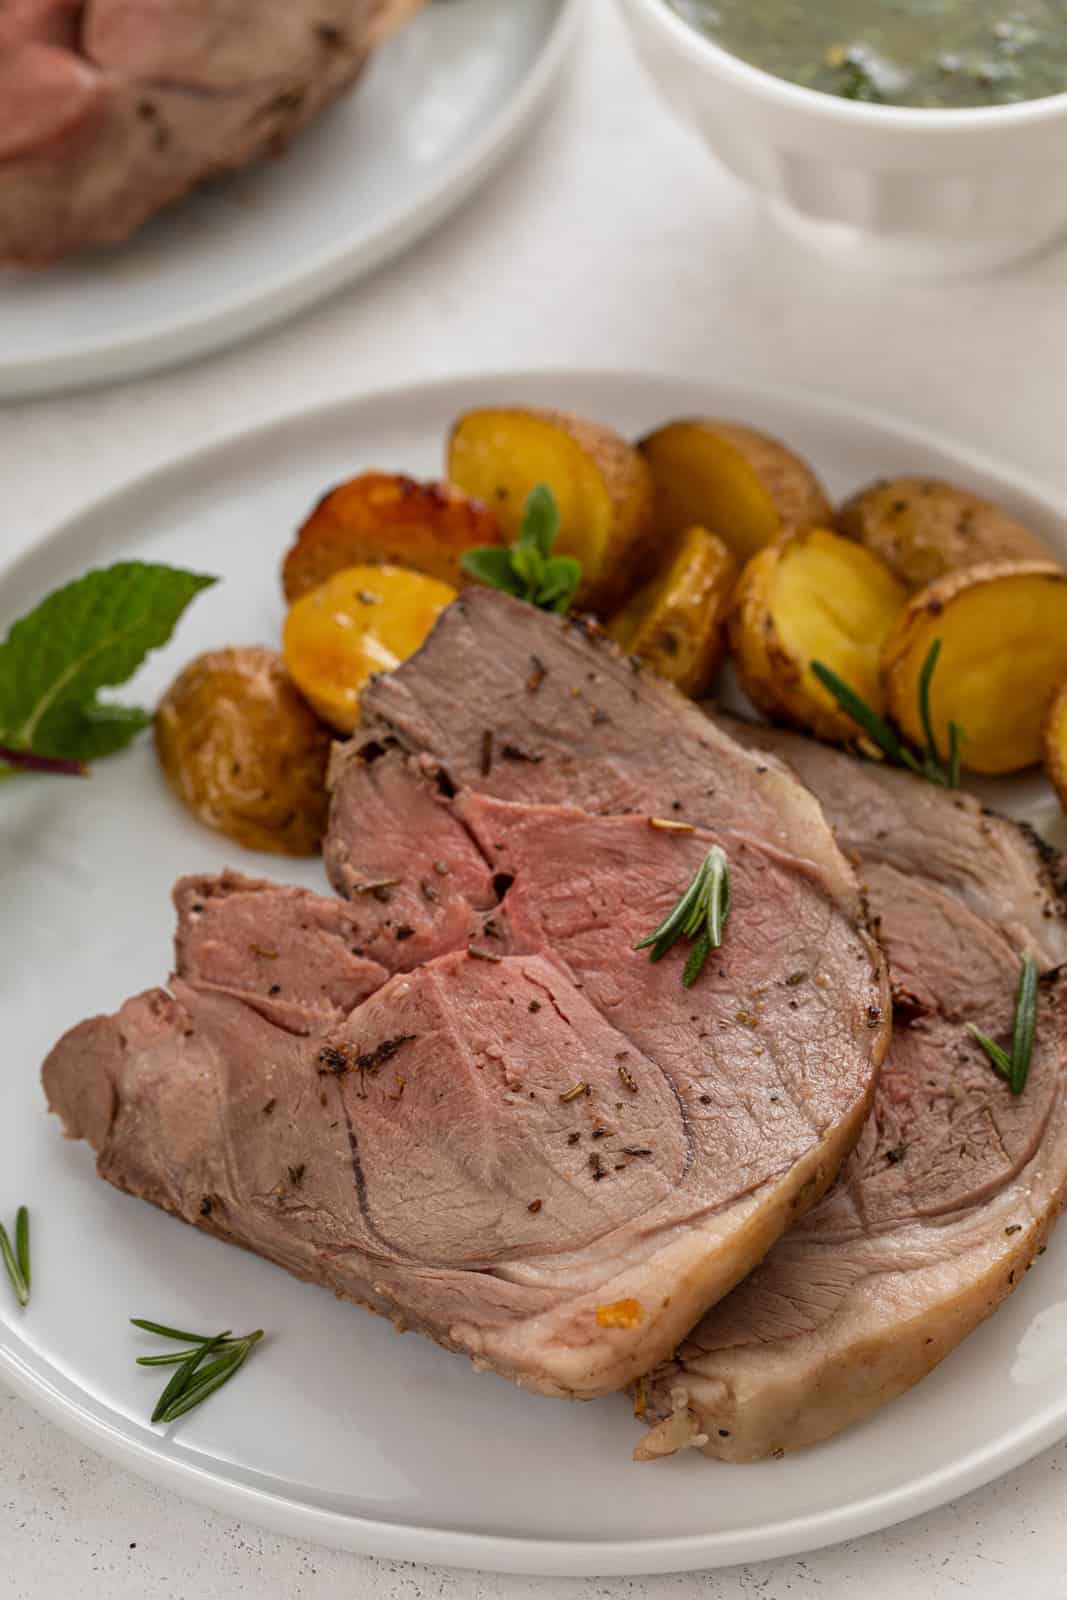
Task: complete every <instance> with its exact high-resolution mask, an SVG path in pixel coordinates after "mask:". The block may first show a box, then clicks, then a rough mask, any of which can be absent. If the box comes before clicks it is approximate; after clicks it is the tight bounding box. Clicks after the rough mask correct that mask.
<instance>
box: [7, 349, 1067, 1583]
mask: <svg viewBox="0 0 1067 1600" xmlns="http://www.w3.org/2000/svg"><path fill="white" fill-rule="evenodd" d="M610 383H618V384H619V385H620V386H621V387H623V388H626V389H629V390H631V391H633V390H640V389H641V388H642V387H651V388H655V387H661V388H667V389H669V388H670V387H671V386H675V387H677V388H679V389H685V390H688V391H693V390H696V389H699V388H701V387H702V386H703V385H706V387H707V388H708V390H709V392H713V393H714V394H715V395H716V397H717V405H721V403H722V401H723V399H725V400H726V401H727V402H728V403H732V401H733V400H734V399H736V401H737V403H738V404H739V405H740V406H741V407H742V408H743V409H744V408H749V409H755V408H758V407H759V406H760V405H761V404H767V405H770V406H784V407H786V408H794V409H796V410H798V411H807V412H809V413H814V414H818V415H819V417H820V418H821V419H822V420H823V421H824V422H826V423H831V424H834V423H836V424H838V425H841V424H842V423H846V424H847V423H855V424H858V425H859V426H861V427H863V428H865V429H868V430H870V429H875V430H878V431H879V432H882V433H885V434H887V435H888V436H889V437H891V438H892V439H893V440H895V441H896V442H897V443H899V444H901V445H902V446H908V445H916V446H922V447H924V448H928V449H933V450H935V451H937V452H939V453H941V454H943V455H944V456H946V457H948V458H951V459H952V460H953V462H955V463H958V464H959V466H960V468H961V469H963V470H973V471H974V472H975V473H976V474H978V475H980V476H983V477H987V478H992V479H994V480H996V481H997V482H998V483H1000V484H1001V485H1003V486H1004V487H1006V488H1008V489H1009V490H1010V491H1011V492H1012V493H1015V494H1018V495H1019V496H1021V497H1023V498H1026V499H1028V500H1030V501H1032V502H1034V503H1035V504H1037V505H1040V506H1041V507H1043V508H1044V509H1045V511H1046V512H1048V513H1049V514H1051V516H1053V517H1055V518H1057V519H1058V520H1060V521H1061V522H1062V523H1063V525H1064V528H1065V530H1067V493H1065V492H1063V491H1061V490H1059V489H1056V488H1053V487H1051V486H1050V485H1048V484H1045V483H1043V482H1042V481H1041V480H1040V479H1039V478H1035V477H1034V476H1033V475H1031V474H1030V473H1029V472H1027V471H1025V470H1022V469H1018V468H1015V467H1011V466H1009V465H1007V464H1005V463H1003V462H1001V461H999V460H998V458H997V457H996V456H995V455H993V456H990V455H988V454H986V453H985V452H984V451H982V450H980V449H977V448H974V447H972V446H970V445H968V444H966V443H964V442H961V441H958V440H955V439H954V438H953V437H952V436H951V435H950V434H945V433H942V432H941V431H940V430H936V429H929V428H926V427H924V426H923V425H921V424H918V423H913V422H909V421H906V420H904V419H900V418H897V417H895V416H894V415H893V414H892V413H891V412H885V411H881V410H879V409H877V408H873V407H868V406H863V405H855V404H853V403H851V402H850V401H848V400H843V399H838V398H837V397H835V396H833V395H831V394H829V393H822V392H820V391H817V390H810V389H807V388H803V387H795V386H789V385H769V384H754V385H748V384H743V383H740V384H739V383H735V382H718V381H717V380H714V379H711V380H705V379H702V378H700V377H691V376H685V375H681V374H678V373H672V372H670V371H668V370H663V369H658V368H645V369H641V368H630V367H618V368H616V367H610V366H608V367H595V368H585V367H582V368H560V367H535V368H525V369H521V370H508V369H503V370H500V369H495V370H490V371H484V372H466V373H461V374H458V375H453V376H445V377H435V378H429V379H426V380H423V381H414V382H411V383H406V384H398V385H392V386H389V387H385V388H380V389H376V390H366V391H361V392H357V393H353V394H351V395H348V396H347V397H343V398H340V399H337V398H335V399H331V400H329V401H326V402H324V403H321V404H319V405H314V406H305V407H299V408H297V409H295V410H290V411H288V412H284V413H281V414H279V415H276V416H274V417H272V418H269V419H266V420H261V421H257V422H254V423H251V424H248V425H246V426H243V427H237V428H234V429H231V430H230V431H229V432H228V433H226V434H224V435H223V436H222V437H221V438H217V439H213V440H212V441H210V442H209V443H206V444H202V445H200V446H198V447H196V448H194V449H191V450H184V451H179V452H176V453H175V454H173V455H172V456H169V457H168V458H167V459H165V460H164V461H162V462H160V463H157V464H156V465H155V466H153V467H151V468H149V469H148V470H147V471H144V472H141V473H134V474H131V475H130V476H128V477H127V478H125V479H124V480H122V481H121V482H120V483H118V484H115V485H113V486H112V487H111V488H110V489H108V490H106V491H105V492H104V493H103V494H102V495H99V496H97V497H96V498H95V499H93V500H92V501H91V502H89V503H88V504H87V505H85V506H83V507H81V508H80V509H79V510H78V511H77V512H75V513H74V514H73V515H70V516H67V517H65V518H64V519H63V520H62V521H61V522H59V523H58V524H57V525H56V526H54V527H52V528H50V529H46V530H45V531H43V532H42V533H40V534H38V535H36V536H35V537H33V538H32V539H31V540H30V542H29V544H28V545H26V546H25V547H24V548H23V549H22V550H21V551H19V552H18V553H17V554H16V555H15V556H14V557H13V558H9V559H8V560H7V561H5V562H4V563H3V564H2V565H0V586H7V585H10V584H14V585H16V586H18V584H19V583H20V582H24V581H25V579H26V578H27V577H32V569H33V566H34V564H35V563H36V562H37V561H38V559H41V558H45V559H47V556H48V554H49V553H50V552H51V551H52V550H53V549H54V548H55V547H56V546H58V545H60V544H63V543H66V542H68V541H69V540H70V539H71V537H72V536H73V535H76V533H77V529H78V526H79V524H80V523H82V522H84V521H89V520H93V519H97V518H99V517H100V516H102V515H106V514H108V513H109V512H111V511H113V510H115V509H116V508H118V507H120V506H121V505H122V502H123V501H124V500H125V499H127V498H129V497H133V496H135V495H142V494H145V493H148V494H157V493H161V492H165V490H166V487H167V480H168V478H171V477H174V476H180V475H184V474H187V473H189V472H190V471H195V470H196V469H197V468H198V467H203V466H207V465H213V464H215V463H217V462H218V461H219V460H220V459H222V458H224V457H225V456H226V455H227V454H228V453H229V452H231V451H233V450H235V449H236V450H239V449H242V448H244V447H246V446H247V445H249V444H252V443H262V442H266V441H269V440H270V438H271V437H272V436H278V435H284V434H285V433H287V432H289V431H291V430H292V429H294V428H307V427H310V426H314V424H315V423H316V422H318V421H322V422H328V421H330V420H334V419H340V418H342V417H343V416H345V415H346V414H350V413H352V412H353V411H359V410H362V409H365V408H371V407H376V406H391V405H403V404H405V403H407V402H416V403H420V404H427V403H428V404H438V405H439V404H440V403H441V402H442V401H443V399H444V397H445V396H446V395H447V396H452V397H456V396H460V397H461V396H462V395H463V393H464V391H470V390H479V391H484V389H485V388H486V387H489V386H499V387H500V388H501V390H502V391H504V390H506V389H508V388H510V389H511V390H513V391H519V392H521V391H522V390H523V389H524V388H526V387H544V386H546V385H549V384H558V385H559V386H560V388H561V389H563V390H565V389H566V388H567V387H568V386H582V385H589V386H594V387H595V386H597V385H603V384H610ZM0 1376H2V1377H3V1379H4V1381H5V1382H6V1383H8V1384H9V1385H10V1387H11V1388H12V1389H13V1390H14V1392H15V1393H16V1394H18V1395H19V1396H20V1397H21V1398H23V1399H24V1400H26V1401H27V1402H28V1403H29V1404H30V1405H31V1406H32V1407H33V1408H34V1409H35V1410H37V1411H38V1412H40V1413H42V1414H44V1415H45V1416H47V1417H48V1418H49V1419H50V1420H51V1421H53V1422H55V1423H56V1424H57V1425H58V1426H60V1427H61V1428H62V1429H63V1430H64V1431H65V1432H67V1433H69V1434H73V1435H74V1436H75V1437H76V1438H78V1439H80V1440H82V1441H83V1442H84V1443H86V1444H88V1445H90V1446H91V1447H94V1448H96V1449H98V1450H100V1451H101V1453H103V1454H104V1455H105V1456H107V1457H108V1458H110V1459H111V1460H114V1461H117V1462H118V1463H119V1464H120V1465H121V1466H123V1467H125V1468H127V1469H128V1470H131V1471H133V1472H135V1473H136V1474H138V1475H139V1476H141V1477H143V1478H147V1479H148V1480H149V1481H151V1482H153V1483H156V1484H158V1485H160V1486H163V1487H165V1488H168V1489H171V1490H173V1491H174V1492H176V1493H178V1494H180V1495H184V1496H185V1497H186V1498H189V1499H192V1500H195V1501H197V1502H198V1503H200V1504H202V1505H205V1506H208V1507H210V1508H212V1509H214V1510H216V1511H220V1510H221V1511H223V1512H225V1513H227V1514H230V1515H234V1516H239V1517H247V1518H248V1519H249V1520H250V1521H252V1522H254V1523H257V1524H258V1525H260V1526H263V1527H267V1528H269V1529H271V1530H272V1531H274V1532H277V1533H281V1534H285V1535H288V1536H290V1537H295V1538H303V1539H310V1540H315V1541H317V1542H319V1543H320V1544H324V1545H327V1546H330V1547H332V1548H335V1549H344V1550H348V1551H352V1552H354V1553H359V1554H364V1555H373V1556H379V1557H388V1558H392V1559H398V1560H416V1561H421V1562H428V1563H439V1564H443V1565H448V1566H454V1567H465V1568H475V1569H481V1570H487V1571H495V1572H506V1573H517V1574H528V1575H541V1576H557V1577H586V1576H597V1577H600V1576H637V1575H643V1574H653V1573H671V1572H688V1571H697V1570H700V1569H702V1568H714V1567H723V1566H729V1565H732V1564H735V1563H738V1562H744V1561H755V1560H766V1559H771V1558H775V1557H782V1556H787V1555H797V1554H801V1553H804V1552H806V1551H811V1550H815V1549H819V1548H822V1547H825V1546H826V1545H830V1544H834V1543H837V1542H839V1541H840V1540H843V1539H849V1538H856V1537H861V1536H862V1535H864V1534H868V1533H872V1532H875V1531H878V1530H881V1529H884V1528H887V1527H891V1526H893V1525H895V1524H896V1523H899V1522H902V1521H904V1520H906V1519H908V1518H911V1517H914V1516H918V1515H921V1514H922V1513H924V1512H927V1511H930V1510H932V1509H935V1508H936V1507H938V1506H940V1505H943V1504H945V1503H946V1502H947V1501H949V1500H952V1499H956V1498H958V1497H959V1496H961V1495H963V1494H967V1493H969V1492H971V1491H972V1490H974V1489H978V1488H980V1487H982V1486H983V1485H984V1484H986V1483H989V1482H990V1481H992V1480H993V1479H995V1478H997V1477H999V1476H1001V1475H1002V1474H1003V1473H1006V1472H1009V1471H1011V1470H1012V1469H1013V1468H1015V1467H1018V1466H1020V1465H1022V1464H1023V1463H1024V1462H1025V1461H1027V1460H1029V1459H1031V1458H1032V1457H1033V1456H1035V1455H1037V1454H1038V1453H1039V1452H1040V1451H1041V1450H1043V1449H1045V1448H1046V1447H1048V1446H1049V1445H1051V1444H1054V1443H1056V1442H1057V1441H1058V1440H1060V1439H1061V1438H1063V1437H1064V1435H1065V1434H1067V1394H1065V1395H1064V1398H1063V1399H1062V1400H1060V1401H1058V1402H1057V1401H1054V1402H1051V1403H1048V1404H1046V1405H1045V1406H1044V1407H1043V1408H1042V1409H1041V1410H1040V1411H1038V1412H1036V1413H1035V1414H1034V1415H1032V1416H1031V1418H1030V1419H1029V1420H1028V1421H1026V1422H1023V1423H1020V1424H1019V1425H1018V1426H1017V1427H1016V1428H1015V1429H1014V1430H1013V1431H1012V1432H1011V1433H1009V1434H1007V1435H1003V1434H1002V1435H1001V1436H999V1437H998V1438H997V1439H996V1440H995V1441H992V1442H990V1443H988V1444H986V1445H983V1446H981V1447H977V1448H975V1449H972V1450H971V1451H969V1452H968V1453H967V1454H966V1455H964V1456H962V1457H960V1458H959V1459H957V1460H955V1461H954V1462H952V1463H951V1464H948V1465H945V1466H942V1467H940V1468H937V1469H934V1470H933V1471H928V1472H925V1473H923V1474H922V1475H920V1476H919V1477H917V1478H916V1479H914V1480H913V1481H912V1482H911V1483H908V1484H906V1485H901V1486H899V1487H897V1488H894V1489H889V1490H882V1491H879V1492H878V1493H877V1494H871V1495H867V1496H866V1497H864V1498H863V1499H861V1500H858V1501H851V1502H846V1503H844V1504H840V1505H838V1506H836V1507H834V1508H832V1509H830V1510H824V1511H820V1512H814V1513H806V1514H804V1515H803V1516H797V1517H791V1518H786V1519H782V1520H780V1521H778V1522H772V1523H769V1524H765V1525H764V1526H762V1527H760V1528H758V1529H757V1528H748V1529H740V1530H733V1531H727V1532H716V1533H710V1534H685V1535H671V1536H667V1537H664V1538H649V1539H630V1540H625V1541H620V1540H615V1539H612V1540H590V1541H581V1540H574V1539H544V1540H539V1539H537V1538H531V1537H529V1536H524V1537H518V1536H511V1535H500V1534H485V1533H474V1532H467V1531H459V1530H455V1529H444V1528H439V1527H434V1526H432V1525H420V1524H415V1523H411V1522H396V1523H394V1522H387V1521H383V1520H380V1519H375V1518H371V1517H363V1516H358V1515H352V1514H350V1513H347V1512H341V1511H334V1510H328V1509H325V1508H323V1507H321V1506H314V1505H310V1504H308V1503H307V1502H302V1501H296V1500H293V1499H289V1498H286V1497H285V1496H284V1495H282V1494H276V1493H274V1492H272V1491H270V1490H266V1489H263V1488H261V1487H258V1486H255V1485H252V1484H248V1483H242V1482H240V1481H237V1480H234V1479H232V1478H228V1477H226V1476H224V1475H223V1474H222V1473H220V1472H218V1471H216V1470H214V1469H213V1468H208V1467H205V1466H204V1465H202V1464H201V1463H199V1462H197V1461H195V1460H189V1459H187V1458H176V1457H173V1456H168V1455H166V1454H164V1453H162V1452H160V1451H158V1450H156V1449H155V1448H153V1447H152V1446H151V1445H149V1444H147V1443H146V1442H143V1441H141V1440H140V1439H138V1438H137V1437H134V1436H131V1435H129V1434H127V1433H125V1432H124V1431H123V1430H122V1428H121V1427H119V1426H116V1425H115V1424H113V1423H112V1422H110V1421H109V1420H108V1418H107V1417H106V1416H105V1415H101V1414H98V1413H97V1412H96V1411H94V1410H93V1409H92V1408H91V1406H88V1405H85V1404H84V1403H82V1402H81V1401H80V1400H78V1399H76V1398H74V1397H73V1396H71V1395H69V1394H65V1393H63V1392H61V1390H60V1389H59V1387H58V1386H57V1385H56V1384H54V1383H53V1382H51V1381H50V1379H49V1376H48V1373H47V1372H46V1371H37V1370H35V1369H33V1368H32V1367H31V1366H30V1365H29V1364H27V1363H26V1362H25V1361H23V1360H22V1359H21V1357H20V1355H19V1352H18V1350H17V1349H10V1348H7V1347H6V1346H5V1345H4V1344H3V1343H0Z"/></svg>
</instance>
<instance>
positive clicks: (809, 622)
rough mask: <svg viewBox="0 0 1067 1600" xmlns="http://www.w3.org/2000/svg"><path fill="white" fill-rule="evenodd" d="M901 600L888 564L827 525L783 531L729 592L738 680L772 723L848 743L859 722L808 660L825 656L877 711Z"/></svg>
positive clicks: (855, 736) (857, 733)
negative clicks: (887, 644)
mask: <svg viewBox="0 0 1067 1600" xmlns="http://www.w3.org/2000/svg"><path fill="white" fill-rule="evenodd" d="M905 599H906V591H905V589H904V587H903V585H902V584H899V583H898V582H897V580H896V579H895V578H894V576H893V574H892V573H891V572H890V571H889V569H888V568H887V567H886V566H885V565H884V564H883V563H882V562H881V561H879V560H878V558H877V556H874V555H872V554H871V553H870V551H868V550H864V549H862V548H861V547H860V546H859V545H856V544H853V543H852V541H851V540H849V539H843V538H841V537H840V535H838V534H836V533H832V532H830V530H829V529H827V528H805V529H801V530H799V531H797V532H794V533H789V534H786V536H785V537H784V538H782V539H779V540H778V541H777V542H776V543H775V544H772V545H767V546H766V547H765V548H764V549H763V550H760V551H758V552H757V554H756V555H754V556H753V557H752V558H751V559H750V560H749V561H748V563H747V564H746V566H745V568H744V570H743V571H742V573H741V577H740V580H739V582H738V585H737V589H736V592H735V595H734V603H733V609H732V611H731V614H730V619H729V631H730V646H731V649H732V651H733V654H734V662H735V666H736V669H737V676H738V680H739V682H740V684H741V687H742V688H743V689H744V691H745V693H746V694H747V695H748V697H749V699H750V700H751V701H752V702H753V704H754V705H756V706H758V707H759V709H760V710H761V711H763V712H764V713H765V714H766V715H767V716H768V717H770V718H771V719H772V720H774V721H776V722H785V723H788V724H789V725H790V726H791V727H795V728H799V729H801V730H802V731H803V732H807V733H813V734H814V735H815V737H816V738H818V739H827V740H829V741H831V742H833V743H837V744H852V743H854V742H855V741H856V740H857V739H858V738H859V737H860V730H859V728H857V726H856V724H855V723H854V722H853V720H852V718H851V717H849V716H847V715H846V714H845V712H844V711H842V710H841V708H840V707H839V706H838V703H837V701H836V700H835V699H834V697H833V695H832V694H831V693H830V691H829V690H828V689H826V688H825V687H824V685H823V684H822V683H820V682H819V680H818V678H816V676H815V675H814V673H813V672H812V671H811V662H812V660H821V661H823V662H825V664H826V665H827V666H828V667H831V668H832V669H833V670H834V671H835V672H836V673H837V674H838V676H839V677H841V678H843V679H844V680H845V682H846V683H848V684H849V685H850V687H851V688H853V689H855V690H856V691H857V692H858V693H859V694H860V695H861V696H862V697H863V699H864V700H866V701H867V703H868V704H869V705H870V706H872V707H873V709H874V710H875V711H880V710H881V707H882V692H881V685H880V681H879V663H880V654H881V646H882V641H883V640H884V638H885V637H886V635H887V634H888V633H889V631H890V629H891V628H892V626H893V623H894V620H895V618H896V616H897V614H898V612H899V610H900V608H901V606H902V605H903V604H904V601H905ZM842 615H843V616H844V617H845V618H846V619H847V622H846V623H845V624H842V623H841V622H839V621H838V620H837V618H838V617H839V616H842Z"/></svg>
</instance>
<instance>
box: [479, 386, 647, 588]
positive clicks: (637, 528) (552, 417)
mask: <svg viewBox="0 0 1067 1600" xmlns="http://www.w3.org/2000/svg"><path fill="white" fill-rule="evenodd" d="M448 476H449V478H450V479H451V480H452V482H453V483H456V484H458V485H459V486H460V488H462V489H465V490H466V491H467V492H468V493H469V494H472V495H475V496H477V497H480V498H481V499H483V500H485V501H487V502H488V503H489V504H490V505H491V506H492V507H493V510H494V511H495V513H496V515H497V517H498V519H499V521H500V525H501V528H502V530H503V535H504V540H505V542H506V543H510V542H511V541H513V540H514V539H515V538H516V537H517V535H518V531H519V526H520V523H521V521H522V512H523V507H524V505H525V502H526V497H527V495H528V494H529V492H530V490H531V489H533V488H534V487H535V486H536V485H537V484H539V483H545V484H547V485H548V487H549V488H550V489H551V490H552V492H553V494H554V495H555V498H556V503H557V505H558V507H559V511H560V531H559V535H558V537H557V540H556V546H555V549H556V553H557V554H558V555H572V556H576V557H577V558H578V560H579V561H580V562H581V563H582V583H581V586H580V588H579V590H578V593H577V595H576V597H575V603H576V604H577V605H578V606H579V607H584V608H585V609H587V610H592V611H598V612H606V611H610V610H611V609H612V608H613V607H614V606H616V605H617V604H618V603H619V601H620V600H621V599H622V597H623V596H624V595H625V594H626V593H627V591H628V590H629V588H630V586H631V583H632V581H633V579H634V577H635V576H636V575H637V571H638V567H639V565H640V562H641V560H642V558H643V557H644V555H645V545H646V541H647V540H648V537H649V534H650V531H651V526H652V477H651V474H650V472H649V470H648V467H647V466H646V464H645V462H644V460H643V458H642V457H641V456H640V455H639V454H638V452H637V451H636V450H635V449H634V448H633V446H632V445H630V444H628V443H627V441H626V440H625V439H623V438H622V437H621V436H620V435H619V434H617V433H616V432H614V430H613V429H611V428H608V427H605V426H604V425H603V424H602V423H599V422H593V421H590V420H589V419H588V418H586V417H578V416H574V415H573V414H571V413H570V412H564V411H542V410H536V409H533V408H529V409H525V408H522V407H518V406H515V407H500V408H491V407H490V408H484V409H481V410H478V411H468V412H466V413H465V414H464V415H463V416H461V417H459V418H457V420H456V422H455V424H454V426H453V429H452V433H451V436H450V438H449V443H448Z"/></svg>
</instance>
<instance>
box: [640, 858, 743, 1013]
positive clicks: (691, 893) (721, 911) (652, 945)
mask: <svg viewBox="0 0 1067 1600" xmlns="http://www.w3.org/2000/svg"><path fill="white" fill-rule="evenodd" d="M729 915H730V866H729V863H728V861H727V859H726V852H725V851H724V850H723V849H722V848H721V847H720V846H719V845H717V844H713V845H712V847H711V849H710V850H709V851H708V853H707V855H706V856H705V857H704V860H703V861H702V862H701V864H700V866H699V867H698V868H697V870H696V872H695V873H694V875H693V878H692V881H691V882H690V884H689V887H688V888H687V889H686V891H685V893H684V894H683V895H682V898H681V899H680V900H679V902H678V904H677V905H676V906H675V908H674V910H673V911H672V912H671V913H670V915H669V916H667V917H665V918H664V919H663V921H662V922H661V923H660V925H659V927H658V928H655V929H653V931H652V932H651V933H650V934H647V935H646V937H645V938H644V939H640V940H639V941H638V942H637V944H635V945H634V949H635V950H648V951H649V952H650V953H649V960H651V961H662V960H663V957H664V956H665V955H666V954H667V952H668V950H671V949H673V947H674V946H675V944H677V942H678V940H679V939H681V938H683V937H684V938H686V939H692V940H693V941H694V943H693V948H692V950H691V951H690V952H689V959H688V961H687V962H686V964H685V970H684V971H683V973H682V984H683V985H684V987H685V988H686V989H689V988H691V987H692V985H693V984H694V983H695V982H696V981H697V979H698V978H699V977H700V974H701V972H702V971H703V970H704V963H705V962H706V961H707V959H708V956H709V955H710V954H711V952H712V951H713V950H717V949H718V948H719V946H720V945H721V944H722V936H723V930H724V928H725V926H726V919H727V917H728V916H729Z"/></svg>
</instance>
